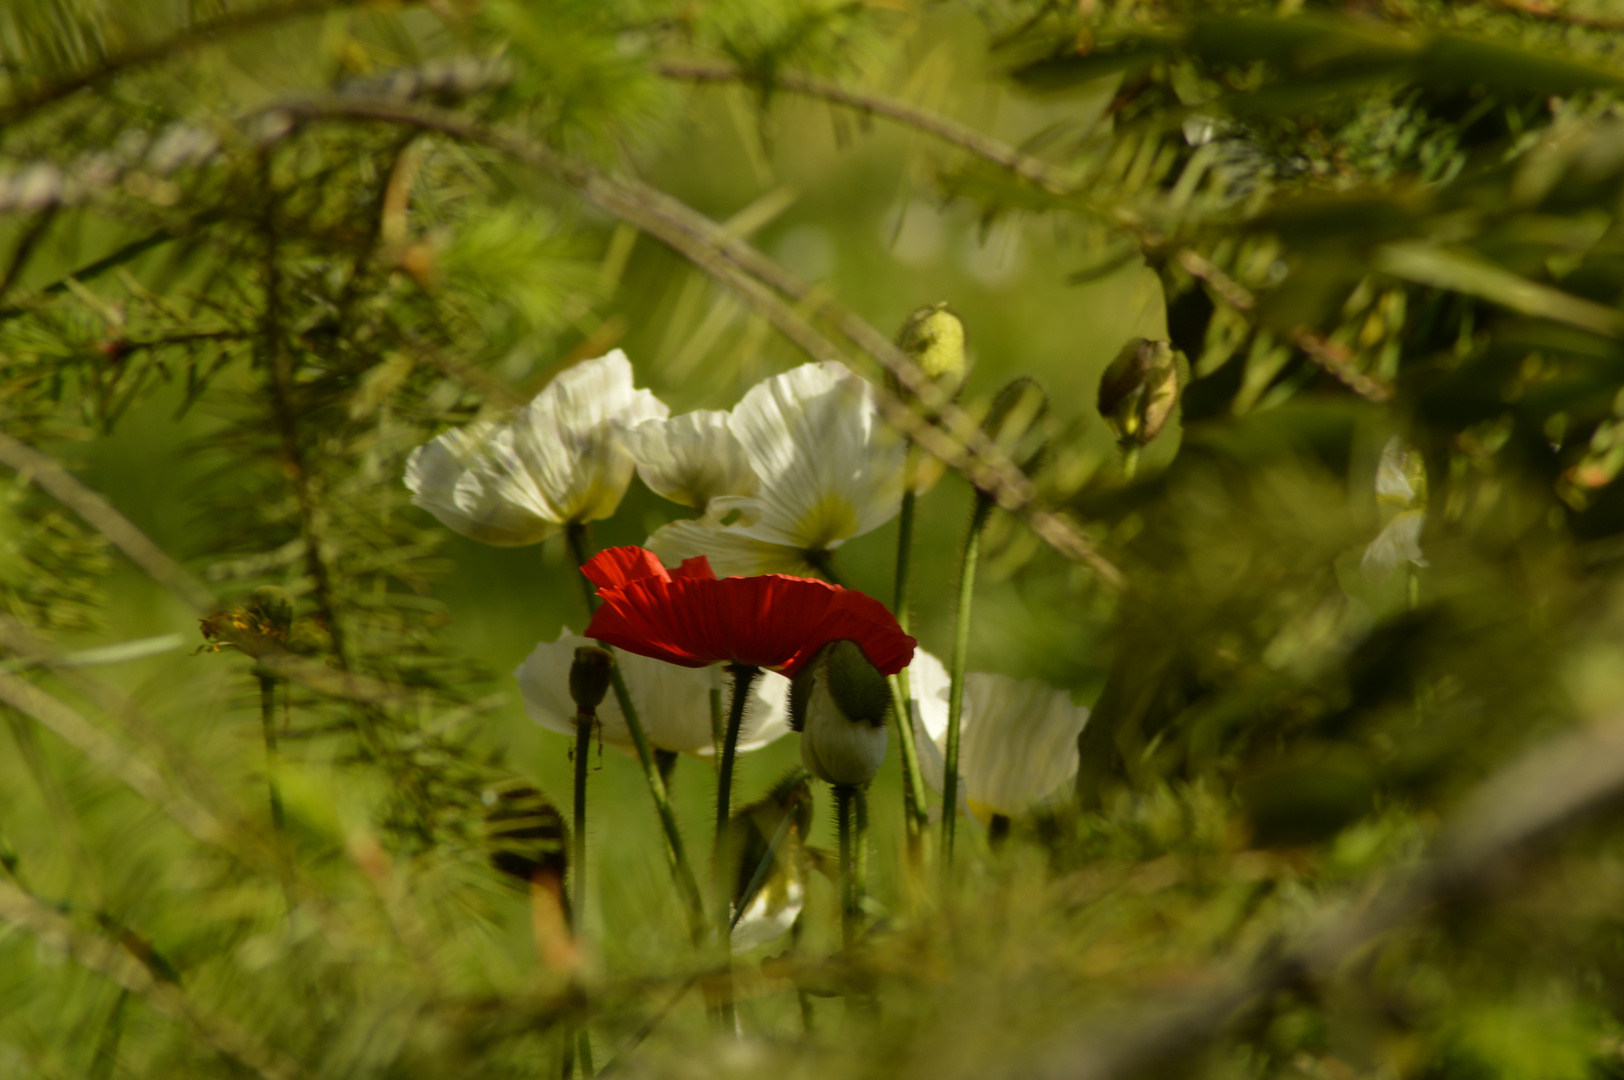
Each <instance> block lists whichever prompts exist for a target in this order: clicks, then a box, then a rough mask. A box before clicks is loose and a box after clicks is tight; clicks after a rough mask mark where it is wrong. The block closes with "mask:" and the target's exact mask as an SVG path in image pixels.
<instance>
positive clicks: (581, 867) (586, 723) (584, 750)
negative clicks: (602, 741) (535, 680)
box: [570, 712, 597, 941]
mask: <svg viewBox="0 0 1624 1080" xmlns="http://www.w3.org/2000/svg"><path fill="white" fill-rule="evenodd" d="M596 722H597V717H596V716H595V715H594V714H592V713H588V712H583V713H577V714H576V717H575V754H574V755H573V756H574V758H575V817H574V819H573V824H572V826H571V829H572V834H571V837H570V839H571V842H572V844H573V845H574V850H573V851H572V853H571V855H570V863H571V864H572V866H573V867H574V870H575V877H574V880H573V881H572V883H571V884H572V885H573V886H574V887H573V888H572V889H571V890H570V894H571V895H570V909H571V912H572V913H573V921H574V924H575V926H574V929H575V937H576V940H577V941H579V940H580V939H581V937H582V930H583V928H584V927H585V925H586V766H587V759H588V757H589V756H590V755H591V753H592V725H593V724H594V723H596Z"/></svg>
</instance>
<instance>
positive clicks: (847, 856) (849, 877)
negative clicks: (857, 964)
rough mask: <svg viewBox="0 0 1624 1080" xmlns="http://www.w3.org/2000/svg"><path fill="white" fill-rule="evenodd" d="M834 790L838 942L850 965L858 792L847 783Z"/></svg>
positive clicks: (854, 938)
mask: <svg viewBox="0 0 1624 1080" xmlns="http://www.w3.org/2000/svg"><path fill="white" fill-rule="evenodd" d="M834 792H835V821H836V822H837V824H838V825H839V827H840V945H841V949H842V950H843V951H844V955H845V958H846V962H847V963H848V964H849V963H851V958H852V955H853V952H854V950H855V948H856V945H857V919H858V913H859V910H860V909H859V908H858V906H857V872H856V870H857V868H856V866H855V865H854V863H855V861H856V860H855V858H854V855H855V850H854V845H853V843H852V839H853V838H852V833H853V831H854V830H853V825H854V824H855V823H854V822H853V820H852V819H853V818H854V817H855V816H856V815H854V814H853V813H852V810H853V804H854V803H855V802H856V801H857V799H858V797H859V794H858V790H857V789H856V788H854V787H851V786H850V785H848V784H839V785H836V787H835V789H834Z"/></svg>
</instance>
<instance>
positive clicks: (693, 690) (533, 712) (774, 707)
mask: <svg viewBox="0 0 1624 1080" xmlns="http://www.w3.org/2000/svg"><path fill="white" fill-rule="evenodd" d="M594 644H596V642H593V641H589V640H588V639H586V638H584V637H581V636H580V635H578V634H573V633H571V632H570V631H569V629H568V628H567V627H566V628H565V629H563V630H561V631H560V632H559V635H558V639H557V640H556V641H550V642H547V641H544V642H542V643H540V644H538V645H537V646H536V647H535V649H533V650H532V651H531V653H530V655H529V656H528V657H526V658H525V660H524V662H523V663H522V664H520V665H519V666H518V668H517V669H515V670H514V672H513V674H514V675H515V676H517V678H518V680H519V689H520V690H521V691H522V692H523V694H524V706H525V711H526V712H528V713H529V714H530V718H531V719H532V720H534V721H535V722H536V723H538V724H540V725H541V726H542V727H544V728H547V729H548V730H550V731H556V732H559V733H560V734H563V735H571V736H573V735H574V734H575V702H574V701H573V700H572V699H571V698H570V691H569V674H570V665H571V664H572V663H573V662H574V660H575V650H576V649H577V648H578V647H580V646H582V645H594ZM615 660H616V662H617V663H618V664H619V665H620V670H621V672H622V673H623V674H624V675H625V677H626V690H627V692H628V693H630V694H631V699H632V704H633V705H635V706H636V707H637V715H638V718H639V719H640V720H641V721H642V722H643V731H644V733H645V734H646V735H647V736H648V740H649V742H650V743H651V744H653V746H654V747H655V748H656V749H660V750H671V751H676V752H685V753H692V754H699V755H702V756H703V755H709V754H711V753H713V752H714V748H713V746H712V743H711V712H710V692H711V690H712V689H717V690H720V691H721V692H722V707H723V708H724V709H725V708H727V705H728V696H729V694H730V693H731V689H730V686H731V683H732V680H731V679H730V678H729V677H728V676H727V673H726V672H725V671H724V670H723V668H722V667H721V666H720V665H712V666H710V667H705V668H685V667H680V666H678V665H676V664H667V663H665V662H664V661H663V660H651V659H649V658H648V657H646V656H637V655H635V654H633V653H628V652H624V651H622V652H617V653H616V654H615ZM788 693H789V680H788V679H785V678H784V677H783V676H782V675H778V674H775V673H773V672H764V673H763V675H762V677H761V678H759V679H757V680H756V682H755V686H754V687H753V688H752V691H751V702H750V706H749V708H748V709H747V710H746V711H745V715H744V726H743V728H742V729H741V730H740V732H739V749H740V750H754V749H756V748H758V747H761V746H765V745H767V743H769V742H772V741H773V740H774V739H776V738H778V737H779V736H781V735H784V734H786V733H787V732H788V731H789V724H788V723H787V721H786V720H785V716H786V712H785V710H786V699H787V696H788ZM598 726H599V729H600V730H601V733H602V736H603V741H604V742H605V743H607V744H609V745H610V746H615V747H619V748H621V749H623V750H629V749H631V748H632V745H633V744H632V737H631V732H630V731H628V730H627V728H626V718H625V716H624V715H623V714H622V713H621V711H620V704H619V703H618V702H617V701H616V700H615V696H614V694H613V693H611V694H609V695H608V696H607V697H605V698H604V700H603V704H601V705H599V706H598Z"/></svg>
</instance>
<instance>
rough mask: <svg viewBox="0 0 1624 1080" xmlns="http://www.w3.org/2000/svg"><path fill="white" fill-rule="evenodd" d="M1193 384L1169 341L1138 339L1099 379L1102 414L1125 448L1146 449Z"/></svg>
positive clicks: (1118, 355)
mask: <svg viewBox="0 0 1624 1080" xmlns="http://www.w3.org/2000/svg"><path fill="white" fill-rule="evenodd" d="M1189 380H1190V365H1189V362H1188V361H1186V360H1185V359H1184V354H1183V353H1180V352H1178V351H1176V350H1175V349H1174V348H1173V346H1172V345H1170V344H1168V343H1167V342H1165V341H1150V340H1148V339H1146V338H1134V339H1133V340H1132V341H1130V342H1128V343H1127V344H1126V345H1124V346H1123V347H1122V351H1121V352H1120V353H1118V354H1117V358H1116V359H1115V360H1113V361H1111V366H1110V367H1108V368H1106V369H1105V374H1104V375H1102V376H1101V377H1100V396H1099V410H1100V415H1101V416H1102V417H1104V418H1105V422H1106V424H1107V425H1109V427H1110V428H1111V432H1112V434H1114V435H1115V436H1116V437H1117V441H1118V442H1119V443H1121V444H1122V445H1123V446H1125V447H1126V446H1148V445H1150V443H1151V442H1152V441H1153V440H1154V439H1155V438H1156V436H1158V435H1160V434H1161V432H1162V428H1164V427H1166V426H1167V421H1168V418H1169V417H1171V416H1172V415H1173V410H1174V408H1175V407H1177V405H1178V401H1179V391H1181V390H1182V389H1184V384H1185V383H1187V382H1189Z"/></svg>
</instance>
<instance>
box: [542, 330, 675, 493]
mask: <svg viewBox="0 0 1624 1080" xmlns="http://www.w3.org/2000/svg"><path fill="white" fill-rule="evenodd" d="M668 415H670V409H668V408H667V407H666V405H665V403H664V402H662V401H660V400H659V399H658V398H656V397H655V396H654V395H653V394H651V393H649V392H648V391H647V390H636V389H633V387H632V365H631V362H630V361H628V360H627V359H626V354H625V353H623V352H621V351H620V350H619V349H616V350H614V351H613V352H611V353H609V354H608V355H606V356H600V357H598V358H597V359H595V360H588V361H586V362H584V363H581V364H577V365H575V366H574V367H572V368H570V369H569V370H568V371H565V372H563V373H562V374H560V375H559V376H558V377H557V378H555V379H554V380H553V381H552V382H550V383H548V384H547V386H546V388H545V389H543V390H542V392H541V393H539V394H537V395H536V396H535V398H534V399H533V400H532V401H531V402H530V404H529V405H527V406H525V408H524V409H523V410H521V412H520V415H519V416H518V417H516V418H515V430H516V437H515V449H516V450H517V451H518V454H519V457H520V459H521V460H522V461H523V462H524V464H525V467H526V469H527V470H528V471H529V472H530V475H531V476H532V477H533V478H534V479H535V482H536V486H537V487H538V488H539V489H540V490H541V492H542V493H543V495H544V496H545V497H546V498H547V500H548V501H549V502H550V503H551V504H552V505H553V506H554V507H555V508H556V509H557V511H558V513H559V514H560V516H561V520H563V521H573V522H584V521H597V520H599V519H601V518H606V517H608V516H609V515H610V514H613V513H614V512H615V508H616V507H618V506H619V505H620V500H621V499H622V498H623V497H624V496H625V494H626V487H627V485H629V484H630V483H631V479H632V468H633V464H634V463H633V461H632V456H631V452H630V451H629V450H627V449H626V446H625V443H624V437H623V431H624V429H625V428H627V427H629V426H632V425H635V424H638V423H640V422H642V421H644V420H653V419H660V420H663V419H665V417H667V416H668Z"/></svg>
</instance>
